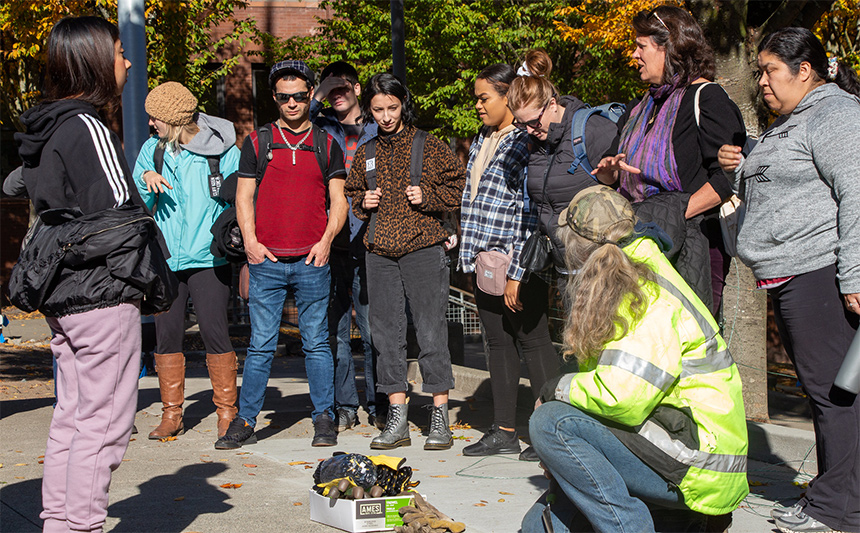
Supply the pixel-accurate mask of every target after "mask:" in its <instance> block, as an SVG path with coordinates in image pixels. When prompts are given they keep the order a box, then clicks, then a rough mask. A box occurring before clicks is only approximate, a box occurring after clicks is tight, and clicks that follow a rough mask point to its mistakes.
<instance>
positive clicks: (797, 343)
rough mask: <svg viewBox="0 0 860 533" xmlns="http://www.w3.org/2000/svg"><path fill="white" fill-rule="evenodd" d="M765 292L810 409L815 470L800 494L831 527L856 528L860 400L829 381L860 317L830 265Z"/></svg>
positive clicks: (859, 525)
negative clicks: (847, 301) (847, 305)
mask: <svg viewBox="0 0 860 533" xmlns="http://www.w3.org/2000/svg"><path fill="white" fill-rule="evenodd" d="M768 294H769V295H770V297H771V299H772V300H773V310H774V315H775V316H776V323H777V327H778V328H779V336H780V338H781V339H782V344H783V346H784V347H785V351H786V352H788V356H789V357H790V358H791V361H792V363H794V367H795V369H796V370H797V376H798V378H800V382H801V384H802V386H803V391H804V392H805V393H806V395H807V396H808V397H809V404H810V406H811V408H812V423H813V426H814V428H815V446H816V453H817V458H818V475H817V476H816V477H815V479H813V480H812V482H810V484H809V490H807V491H806V510H805V511H806V512H807V514H809V516H811V517H813V518H815V519H816V520H818V521H820V522H823V523H824V524H826V525H828V526H830V527H832V528H835V529H839V530H844V531H860V447H858V443H860V401H857V396H856V395H854V394H849V393H847V392H845V391H843V390H841V389H839V388H837V387H834V386H833V381H834V380H835V379H836V373H837V372H838V371H839V367H840V366H841V364H842V360H843V358H844V357H845V353H846V352H847V351H848V346H849V345H850V344H851V340H852V339H853V338H854V334H855V333H856V331H857V323H858V316H857V315H856V314H854V313H849V312H848V311H847V310H846V309H845V304H844V302H843V300H842V297H841V295H840V293H839V286H838V282H837V281H836V266H835V265H831V266H829V267H825V268H822V269H819V270H815V271H813V272H809V273H806V274H801V275H799V276H796V277H795V278H793V279H792V280H791V281H789V282H788V283H786V284H784V285H781V286H779V287H776V288H774V289H771V290H769V291H768ZM803 503H804V502H801V504H803Z"/></svg>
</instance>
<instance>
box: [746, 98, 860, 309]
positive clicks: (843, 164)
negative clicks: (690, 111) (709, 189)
mask: <svg viewBox="0 0 860 533" xmlns="http://www.w3.org/2000/svg"><path fill="white" fill-rule="evenodd" d="M733 174H734V175H733V176H731V177H734V178H735V179H736V180H737V183H736V186H737V187H738V189H739V195H740V197H741V198H742V199H743V201H744V203H745V204H746V214H745V218H744V221H743V225H742V226H741V229H740V232H739V234H738V256H739V257H740V259H741V260H742V261H743V262H744V263H745V264H747V265H748V266H749V267H750V268H751V269H752V271H753V273H754V274H755V276H756V278H757V279H772V278H778V277H785V276H792V275H798V274H804V273H807V272H812V271H814V270H818V269H820V268H823V267H826V266H829V265H832V264H834V263H835V264H836V266H837V270H838V276H837V277H838V280H839V287H840V290H841V292H842V293H843V294H851V293H857V292H860V98H857V97H855V96H853V95H850V94H849V93H847V92H845V91H843V90H842V89H840V88H839V87H837V86H836V84H834V83H825V84H824V85H822V86H820V87H818V88H816V89H814V90H813V91H810V92H809V94H807V95H806V96H805V97H804V98H803V100H801V101H800V103H799V104H798V105H797V107H796V108H795V110H794V111H792V112H791V113H790V114H788V115H783V116H781V117H779V118H778V119H777V120H776V121H775V122H774V123H773V125H772V126H771V127H770V128H768V129H767V131H765V133H764V134H763V135H762V136H761V137H760V138H759V142H758V144H757V145H756V146H755V148H753V150H752V152H751V153H750V154H749V156H748V157H747V158H746V160H745V161H743V163H742V164H741V166H739V167H738V169H737V170H736V171H735V172H734V173H733Z"/></svg>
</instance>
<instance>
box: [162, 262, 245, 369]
mask: <svg viewBox="0 0 860 533" xmlns="http://www.w3.org/2000/svg"><path fill="white" fill-rule="evenodd" d="M176 277H177V278H179V296H177V297H176V300H174V302H173V305H171V306H170V310H169V311H167V312H166V313H161V314H160V315H156V317H155V337H156V353H178V352H181V351H182V341H183V340H184V339H185V305H186V304H187V303H188V296H189V294H190V296H191V298H192V300H193V301H194V312H195V313H196V314H197V324H198V325H199V326H200V336H201V337H203V346H205V347H206V353H227V352H232V351H233V345H232V344H231V343H230V335H229V333H228V331H227V303H228V302H229V301H230V283H231V278H232V276H231V269H230V265H229V264H227V265H222V266H219V267H214V268H189V269H186V270H180V271H178V272H176Z"/></svg>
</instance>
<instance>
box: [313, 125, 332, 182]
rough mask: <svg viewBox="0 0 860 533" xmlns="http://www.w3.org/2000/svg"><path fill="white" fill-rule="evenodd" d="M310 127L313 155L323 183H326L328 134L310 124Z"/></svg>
mask: <svg viewBox="0 0 860 533" xmlns="http://www.w3.org/2000/svg"><path fill="white" fill-rule="evenodd" d="M311 127H312V128H313V129H314V130H313V133H312V134H311V135H313V147H314V153H315V154H316V156H317V164H318V165H319V166H320V173H321V174H322V177H323V181H324V182H326V183H328V155H329V154H328V133H327V132H326V131H325V130H324V129H322V128H320V127H319V126H317V125H316V124H311Z"/></svg>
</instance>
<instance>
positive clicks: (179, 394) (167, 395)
mask: <svg viewBox="0 0 860 533" xmlns="http://www.w3.org/2000/svg"><path fill="white" fill-rule="evenodd" d="M155 371H156V372H158V387H159V388H160V389H161V403H162V404H164V405H163V407H162V408H161V423H160V424H158V427H157V428H155V429H154V430H152V433H150V434H149V438H150V439H152V440H158V439H163V438H165V437H175V436H176V435H182V434H183V433H185V427H184V426H183V425H182V404H183V402H184V401H185V355H184V354H182V353H157V354H155Z"/></svg>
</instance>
